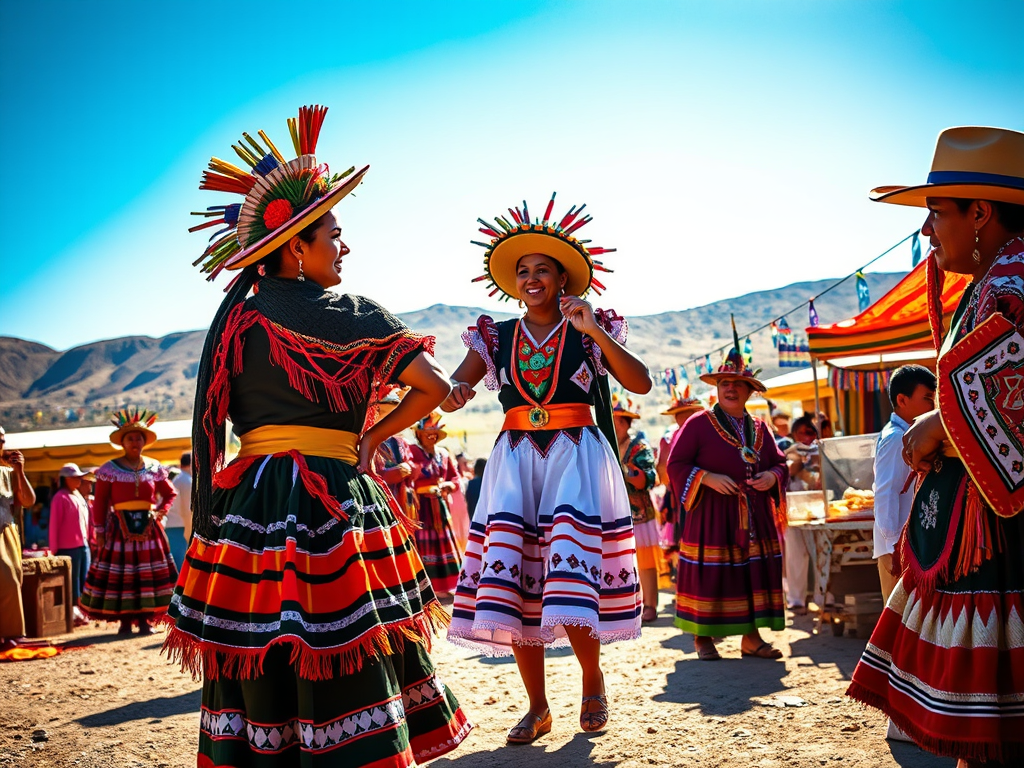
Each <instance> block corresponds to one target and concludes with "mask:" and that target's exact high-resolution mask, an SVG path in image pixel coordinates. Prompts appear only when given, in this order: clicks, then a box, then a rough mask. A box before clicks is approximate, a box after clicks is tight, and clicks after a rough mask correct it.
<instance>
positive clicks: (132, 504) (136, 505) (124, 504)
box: [114, 499, 153, 511]
mask: <svg viewBox="0 0 1024 768" xmlns="http://www.w3.org/2000/svg"><path fill="white" fill-rule="evenodd" d="M152 508H153V503H152V502H149V501H146V500H145V499H132V500H131V501H119V502H117V503H116V504H114V509H127V510H130V511H135V510H139V509H152Z"/></svg>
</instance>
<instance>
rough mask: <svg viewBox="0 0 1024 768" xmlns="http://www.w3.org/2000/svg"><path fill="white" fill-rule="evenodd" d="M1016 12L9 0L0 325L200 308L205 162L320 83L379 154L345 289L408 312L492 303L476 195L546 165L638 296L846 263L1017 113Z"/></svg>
mask: <svg viewBox="0 0 1024 768" xmlns="http://www.w3.org/2000/svg"><path fill="white" fill-rule="evenodd" d="M1022 28H1024V4H1022V3H1020V2H1017V1H1016V0H1013V1H1011V0H1005V1H1004V2H984V1H981V2H974V3H971V4H964V3H962V2H936V1H934V0H932V1H931V2H895V1H894V0H878V1H876V0H804V1H802V2H796V1H790V0H778V1H772V0H746V1H741V0H717V1H716V2H712V3H708V2H690V1H688V0H679V1H678V2H667V1H662V2H647V1H646V0H630V1H629V2H625V1H623V2H592V1H587V2H583V1H582V0H576V1H575V2H550V3H547V2H545V3H542V2H516V3H501V2H488V3H480V2H474V3H456V2H450V3H437V4H424V3H403V2H397V3H387V4H384V3H374V4H371V3H348V2H344V3H342V2H323V3H319V2H315V1H307V2H303V3H293V4H281V3H271V2H259V1H258V0H252V1H251V2H249V3H247V4H245V5H239V4H238V3H220V2H215V1H207V2H203V3H189V2H178V3H173V4H154V3H137V2H127V1H125V2H105V1H103V0H98V1H97V2H89V3H82V2H47V0H36V1H35V2H33V3H13V2H6V3H2V4H0V99H2V101H0V104H2V106H3V115H4V119H3V120H0V138H2V142H3V146H4V147H6V149H7V157H6V158H5V168H4V173H3V178H4V182H5V183H3V184H0V217H2V218H0V223H2V226H3V231H4V234H5V238H4V240H5V243H4V245H5V252H4V257H3V277H2V278H0V335H14V336H20V337H24V338H30V339H34V340H37V341H41V342H44V343H46V344H50V345H51V346H55V347H57V348H66V347H68V346H71V345H74V344H79V343H83V342H88V341H93V340H96V339H100V338H109V337H115V336H122V335H129V334H145V335H153V336H159V335H163V334H165V333H169V332H172V331H177V330H189V329H195V328H201V327H204V326H206V325H208V323H209V320H210V317H211V316H212V314H213V312H214V310H215V308H216V306H217V304H218V303H219V301H220V298H221V292H220V288H221V287H223V282H224V281H223V280H222V281H221V283H222V284H221V285H219V286H218V285H212V284H209V283H206V282H205V281H204V280H203V279H202V278H201V277H200V276H199V274H198V272H197V271H196V270H195V269H193V268H192V266H191V262H192V261H193V260H194V259H195V258H196V257H197V256H198V255H199V253H200V252H201V251H202V249H203V246H204V241H205V238H204V237H203V236H202V235H201V234H195V235H189V234H188V233H187V231H186V230H187V227H188V226H189V225H190V224H191V223H193V222H191V221H190V217H189V215H188V213H189V211H191V210H197V209H201V208H205V207H206V206H207V205H213V204H216V203H218V202H223V200H222V199H221V197H222V196H220V195H217V194H214V193H209V192H201V191H199V190H198V188H197V186H198V180H199V177H200V174H201V172H202V170H203V169H204V167H205V164H206V161H207V160H208V159H209V157H210V156H211V155H217V156H220V157H224V158H230V157H231V151H230V144H231V143H232V142H233V141H236V140H237V139H238V137H239V136H240V134H241V132H242V131H243V130H245V131H249V132H250V133H255V131H256V130H258V129H260V128H262V129H264V130H265V131H267V132H268V134H269V135H270V136H271V138H273V139H274V140H275V142H276V143H277V144H278V145H279V146H282V145H285V146H287V145H288V144H289V142H288V140H287V130H286V128H285V119H286V118H287V117H288V116H290V115H293V114H294V113H295V111H296V110H297V107H298V106H299V105H300V104H308V103H314V102H316V103H322V104H326V105H328V106H330V107H331V111H330V113H329V114H328V117H327V121H326V123H325V127H324V132H323V134H322V137H321V142H320V148H319V152H318V155H319V156H320V157H321V159H323V160H326V161H327V162H329V163H331V165H332V167H334V168H335V169H336V170H341V169H343V168H347V167H349V166H350V165H354V164H355V165H358V164H362V163H369V164H370V165H371V170H370V173H369V174H368V176H367V180H366V183H365V184H364V185H363V186H362V187H361V188H360V191H359V193H358V196H357V197H355V198H350V199H347V200H346V201H345V202H344V203H343V204H342V206H341V207H340V208H339V209H338V212H339V214H340V217H341V219H342V222H343V226H344V238H345V240H346V242H347V243H348V244H349V246H350V247H351V248H352V254H351V255H350V256H349V257H348V258H347V260H346V265H345V272H344V281H345V282H344V283H343V289H344V290H347V291H352V292H355V293H361V294H365V295H368V296H371V297H373V298H375V299H377V300H379V301H381V302H382V303H383V304H384V305H385V306H387V307H389V308H390V309H392V310H393V311H396V312H402V311H407V310H413V309H419V308H421V307H424V306H427V305H429V304H433V303H438V302H446V303H451V304H469V305H478V306H484V307H491V308H496V304H495V303H494V302H492V301H489V300H488V299H486V296H485V294H484V293H483V292H482V291H481V289H480V286H479V285H472V284H470V282H469V280H470V279H471V278H472V277H474V276H476V275H477V274H479V272H480V257H481V254H480V249H478V248H476V247H475V246H472V245H470V244H469V240H470V239H472V238H474V236H475V234H476V232H475V227H474V221H475V219H476V217H477V216H484V217H490V216H492V215H494V214H495V213H498V212H500V211H502V210H504V209H505V208H506V207H508V206H509V205H514V204H516V202H517V201H519V200H522V199H523V198H524V197H525V198H526V199H527V200H528V201H529V202H530V204H531V205H532V206H534V207H535V209H536V208H539V207H540V206H541V205H543V204H544V202H545V201H546V199H547V197H548V196H549V194H550V192H551V191H552V190H557V191H558V201H559V202H558V208H560V209H561V208H567V207H568V206H569V205H570V204H572V203H582V202H586V203H587V204H588V210H589V211H592V213H593V215H594V217H595V219H594V222H593V223H592V224H590V225H588V227H587V230H584V231H585V232H587V236H588V237H591V238H593V239H594V241H595V242H596V243H597V244H599V245H607V246H615V247H618V249H619V251H618V253H617V254H613V255H612V256H610V257H609V258H608V259H607V261H606V263H608V265H609V266H610V267H612V268H614V269H615V270H616V274H614V275H611V276H609V277H608V281H607V284H608V286H609V291H608V293H607V295H606V296H605V297H604V298H602V299H601V300H600V302H599V303H600V304H601V305H603V306H609V307H614V308H615V309H616V310H618V311H619V312H622V313H625V314H633V315H637V314H650V313H654V312H661V311H666V310H671V309H682V308H686V307H690V306H694V305H699V304H704V303H707V302H710V301H714V300H717V299H720V298H725V297H728V296H734V295H739V294H743V293H746V292H748V291H752V290H760V289H764V288H770V287H775V286H779V285H783V284H786V283H790V282H795V281H798V280H805V279H817V278H825V277H833V276H841V275H845V274H847V273H848V272H850V271H852V270H853V269H854V268H856V267H857V266H859V265H860V264H862V263H864V262H865V261H867V260H868V259H870V258H871V257H872V256H874V255H875V254H877V253H879V252H881V251H883V250H885V249H886V248H887V247H888V246H889V245H891V244H892V243H894V242H896V241H898V240H900V239H901V238H903V237H904V236H905V235H906V234H908V233H909V232H910V231H912V230H913V229H914V228H915V227H917V226H918V225H919V224H920V220H921V218H922V217H921V215H920V213H919V212H918V211H917V210H914V209H909V208H902V207H898V206H881V205H877V204H872V203H870V202H869V201H868V199H867V192H868V190H869V189H870V188H871V187H873V186H877V185H882V184H890V183H915V182H919V181H921V180H923V178H924V176H925V175H926V174H927V171H928V166H929V163H930V160H931V153H932V149H933V147H934V141H935V137H936V136H937V134H938V133H939V131H940V130H941V129H943V128H945V127H947V126H950V125H964V124H982V125H985V124H987V125H999V126H1003V127H1010V128H1016V129H1018V130H1024V58H1021V56H1020V53H1019V50H1020V48H1019V32H1020V30H1021V29H1022ZM909 260H910V255H909V248H905V249H901V250H900V251H898V252H897V253H894V254H893V255H892V256H890V257H887V258H886V259H885V260H883V261H882V262H879V264H878V265H876V267H875V268H876V269H880V270H897V269H905V268H907V267H908V266H909ZM766 319H767V318H766Z"/></svg>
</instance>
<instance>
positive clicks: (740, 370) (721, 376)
mask: <svg viewBox="0 0 1024 768" xmlns="http://www.w3.org/2000/svg"><path fill="white" fill-rule="evenodd" d="M759 373H761V369H760V368H751V367H750V366H749V365H747V361H746V360H745V359H744V358H743V355H742V354H741V353H740V351H739V350H738V349H736V348H733V349H732V350H731V351H730V352H729V354H728V355H726V356H725V359H724V360H723V361H722V364H721V365H720V366H718V371H716V372H715V373H705V374H704V375H702V376H701V377H700V380H701V381H703V382H704V383H705V384H710V385H711V386H713V387H717V386H718V384H719V383H720V382H722V381H725V380H727V379H732V380H734V381H745V382H747V383H748V384H749V385H750V386H751V387H753V388H754V389H755V390H756V391H758V392H767V391H768V388H767V387H765V385H764V384H762V383H761V382H760V381H759V380H758V378H757V375H758V374H759Z"/></svg>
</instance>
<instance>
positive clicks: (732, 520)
mask: <svg viewBox="0 0 1024 768" xmlns="http://www.w3.org/2000/svg"><path fill="white" fill-rule="evenodd" d="M757 373H758V372H757V371H754V370H751V368H750V366H749V365H748V364H747V362H746V361H745V360H744V359H743V355H742V354H741V353H740V352H739V344H738V341H737V344H736V346H735V347H734V348H733V349H732V351H731V352H730V353H729V354H728V356H727V357H726V359H725V361H724V362H723V363H722V365H721V366H720V367H719V369H718V372H717V373H707V374H704V375H703V376H701V377H700V378H701V381H703V382H705V383H706V384H711V385H713V386H715V387H717V389H718V402H717V404H716V405H715V406H714V408H712V409H711V410H710V411H704V412H702V413H699V414H697V415H696V416H692V417H691V418H690V419H688V420H687V421H686V423H685V424H684V425H683V426H682V428H681V429H680V430H679V435H678V436H677V437H676V439H675V441H674V442H673V444H672V449H671V452H670V453H669V457H668V474H669V477H670V479H671V481H672V488H673V489H674V490H675V491H676V493H678V494H679V496H680V499H681V504H682V508H683V511H684V512H685V514H686V519H685V522H684V523H683V528H682V535H681V537H680V543H679V565H678V569H677V570H678V576H677V582H676V626H677V627H679V628H680V629H682V630H684V631H686V632H691V633H693V635H694V645H695V646H696V649H697V657H698V658H699V659H701V660H702V661H714V660H717V659H720V658H721V655H720V654H719V653H718V650H717V649H716V648H715V643H714V641H713V640H712V638H714V637H725V636H728V635H742V639H741V641H740V651H741V653H742V655H743V656H754V657H759V658H765V659H777V658H779V657H781V655H782V653H781V651H779V650H778V649H777V648H774V647H772V646H771V644H770V643H768V642H767V641H765V640H764V639H763V638H762V637H761V632H760V630H761V629H762V628H764V627H767V628H769V629H773V630H776V631H781V630H782V629H784V628H785V626H786V615H785V610H786V603H785V599H784V597H783V593H782V550H781V547H780V545H779V526H780V525H782V524H783V522H782V521H784V519H785V500H786V491H785V488H786V482H787V480H788V479H789V470H788V469H787V468H786V457H785V456H783V454H782V452H781V451H780V450H779V449H778V447H777V446H776V445H775V440H774V439H773V438H772V433H771V430H770V429H769V427H768V425H767V424H765V423H764V422H763V421H761V420H760V419H755V418H754V417H752V416H751V415H750V414H749V413H747V410H746V404H747V400H748V399H750V396H751V395H752V394H754V392H764V391H765V388H764V384H762V383H761V382H760V381H758V379H757Z"/></svg>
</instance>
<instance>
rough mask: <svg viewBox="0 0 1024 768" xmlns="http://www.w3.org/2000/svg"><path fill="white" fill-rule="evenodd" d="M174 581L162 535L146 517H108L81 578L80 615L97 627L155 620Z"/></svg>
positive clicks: (132, 513) (119, 513)
mask: <svg viewBox="0 0 1024 768" xmlns="http://www.w3.org/2000/svg"><path fill="white" fill-rule="evenodd" d="M177 578H178V569H177V568H175V566H174V559H173V558H172V557H171V547H170V544H168V542H167V534H165V533H164V530H163V527H162V526H160V524H159V523H157V522H156V521H155V520H154V519H153V518H151V517H149V512H147V511H145V510H142V511H114V512H111V513H110V514H109V515H108V516H107V525H106V529H105V534H104V542H103V547H102V548H101V549H100V551H99V552H98V553H97V555H96V559H95V560H93V561H92V563H91V565H90V566H89V572H88V574H86V577H85V586H84V587H83V588H82V597H81V604H82V611H83V612H84V613H85V615H86V616H88V617H89V618H90V619H98V620H102V621H117V620H126V619H142V618H146V617H149V616H159V615H161V614H163V613H164V612H165V611H166V610H167V606H168V605H169V604H170V602H171V594H172V592H173V591H174V582H175V580H176V579H177Z"/></svg>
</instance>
